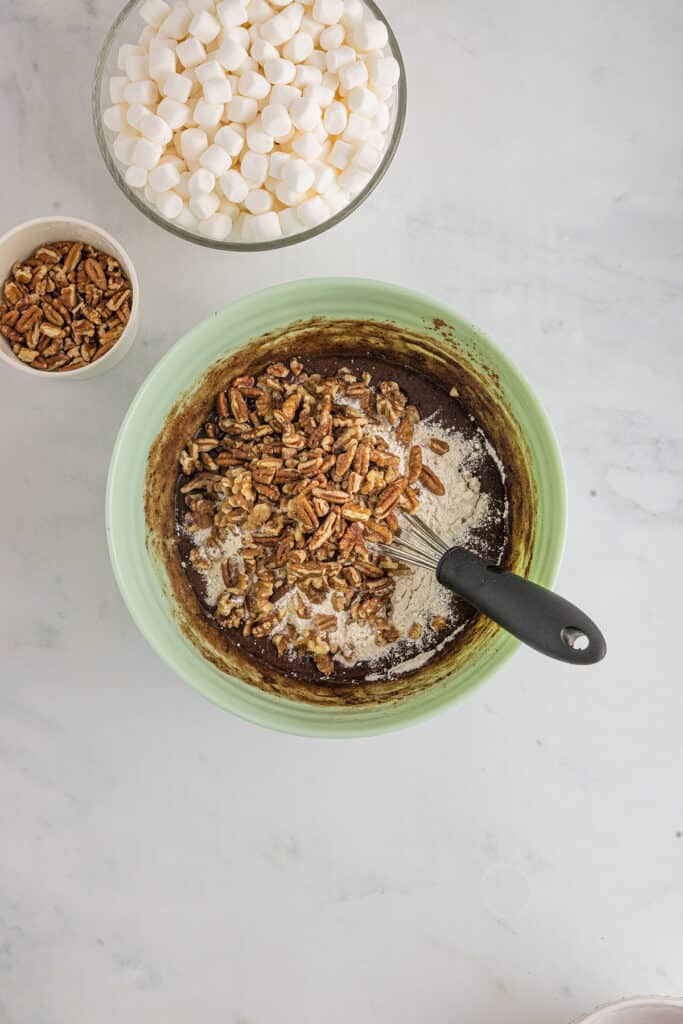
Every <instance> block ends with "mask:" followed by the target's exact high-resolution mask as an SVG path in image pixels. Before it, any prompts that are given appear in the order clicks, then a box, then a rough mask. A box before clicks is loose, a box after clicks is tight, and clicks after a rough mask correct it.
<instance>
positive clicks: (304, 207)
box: [296, 196, 330, 228]
mask: <svg viewBox="0 0 683 1024" xmlns="http://www.w3.org/2000/svg"><path fill="white" fill-rule="evenodd" d="M296 212H297V214H298V215H299V220H300V221H301V223H302V224H303V225H304V226H305V227H307V228H314V227H315V226H316V225H317V224H322V222H323V221H325V220H327V218H328V217H329V216H330V211H329V208H328V207H327V206H326V205H325V203H324V202H323V200H322V199H321V198H320V196H313V197H312V198H311V199H305V200H304V202H303V203H301V205H300V206H298V207H297V211H296Z"/></svg>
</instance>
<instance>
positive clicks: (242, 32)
mask: <svg viewBox="0 0 683 1024" xmlns="http://www.w3.org/2000/svg"><path fill="white" fill-rule="evenodd" d="M223 39H224V40H226V39H232V41H233V42H235V43H239V45H240V46H241V47H243V49H245V50H248V49H249V47H250V46H251V42H252V40H251V36H250V35H249V30H248V29H246V28H245V27H244V25H238V26H237V27H236V28H226V30H225V32H224V33H223Z"/></svg>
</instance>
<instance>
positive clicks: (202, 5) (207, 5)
mask: <svg viewBox="0 0 683 1024" xmlns="http://www.w3.org/2000/svg"><path fill="white" fill-rule="evenodd" d="M187 6H188V7H189V8H190V10H191V11H192V13H193V14H199V12H200V11H212V10H213V9H214V7H215V6H216V2H215V0H187Z"/></svg>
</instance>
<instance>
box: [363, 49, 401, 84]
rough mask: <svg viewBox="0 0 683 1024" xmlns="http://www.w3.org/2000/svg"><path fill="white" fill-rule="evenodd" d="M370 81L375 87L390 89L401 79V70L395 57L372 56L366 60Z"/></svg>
mask: <svg viewBox="0 0 683 1024" xmlns="http://www.w3.org/2000/svg"><path fill="white" fill-rule="evenodd" d="M368 69H369V71H370V81H371V82H372V84H373V85H374V86H375V87H379V88H387V87H388V88H392V87H393V86H394V85H396V83H397V82H398V80H399V78H400V77H401V68H400V67H399V63H398V61H397V60H396V58H395V57H382V56H380V55H379V54H376V53H375V54H373V55H372V57H370V59H369V60H368Z"/></svg>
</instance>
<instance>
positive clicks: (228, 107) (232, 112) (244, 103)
mask: <svg viewBox="0 0 683 1024" xmlns="http://www.w3.org/2000/svg"><path fill="white" fill-rule="evenodd" d="M257 111H258V103H257V102H256V100H254V99H252V98H251V97H250V96H233V98H232V99H231V100H230V102H229V103H226V104H225V112H226V114H227V120H229V121H235V122H236V123H237V124H249V122H250V121H253V120H254V118H255V117H256V114H257Z"/></svg>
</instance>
